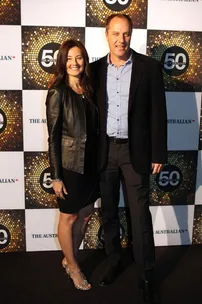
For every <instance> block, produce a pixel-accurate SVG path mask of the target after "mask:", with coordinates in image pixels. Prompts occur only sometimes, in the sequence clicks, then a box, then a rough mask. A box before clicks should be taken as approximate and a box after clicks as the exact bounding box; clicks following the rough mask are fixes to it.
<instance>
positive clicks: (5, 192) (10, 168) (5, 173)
mask: <svg viewBox="0 0 202 304" xmlns="http://www.w3.org/2000/svg"><path fill="white" fill-rule="evenodd" d="M0 168H1V170H0V193H1V202H0V209H24V208H25V202H24V160H23V152H0Z"/></svg>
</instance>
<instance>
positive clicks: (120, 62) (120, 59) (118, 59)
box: [109, 51, 131, 68]
mask: <svg viewBox="0 0 202 304" xmlns="http://www.w3.org/2000/svg"><path fill="white" fill-rule="evenodd" d="M130 55H131V51H129V52H128V53H127V54H126V55H125V56H124V57H117V56H114V55H113V54H111V53H109V60H110V62H111V63H112V64H114V65H115V66H117V67H118V68H119V67H120V66H121V65H124V64H125V63H126V61H127V60H128V59H129V57H130Z"/></svg>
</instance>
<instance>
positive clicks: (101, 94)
mask: <svg viewBox="0 0 202 304" xmlns="http://www.w3.org/2000/svg"><path fill="white" fill-rule="evenodd" d="M98 72H99V73H100V76H99V83H98V88H99V89H98V104H99V109H100V113H101V115H102V117H101V120H102V122H105V124H101V128H103V129H104V130H106V117H107V115H106V113H107V106H106V92H107V90H106V79H107V56H105V57H104V58H103V59H102V62H100V68H99V69H98Z"/></svg>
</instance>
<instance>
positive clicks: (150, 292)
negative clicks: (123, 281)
mask: <svg viewBox="0 0 202 304" xmlns="http://www.w3.org/2000/svg"><path fill="white" fill-rule="evenodd" d="M139 285H140V289H141V291H142V296H143V300H144V303H147V304H160V296H159V294H158V292H157V289H156V287H155V284H154V282H153V281H152V280H141V281H140V284H139Z"/></svg>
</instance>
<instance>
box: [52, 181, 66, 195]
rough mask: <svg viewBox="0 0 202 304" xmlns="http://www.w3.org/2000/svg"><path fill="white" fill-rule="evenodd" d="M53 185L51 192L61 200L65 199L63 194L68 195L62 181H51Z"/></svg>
mask: <svg viewBox="0 0 202 304" xmlns="http://www.w3.org/2000/svg"><path fill="white" fill-rule="evenodd" d="M52 185H53V190H54V191H55V194H56V196H57V197H59V198H61V199H65V197H64V194H66V195H67V194H68V193H67V190H66V188H65V186H64V184H63V182H62V181H53V182H52Z"/></svg>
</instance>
